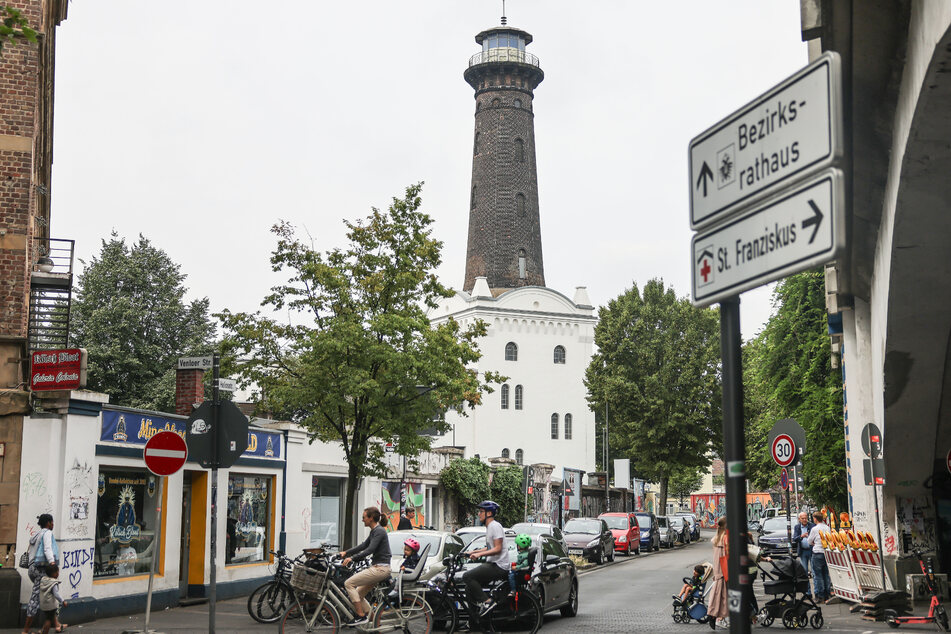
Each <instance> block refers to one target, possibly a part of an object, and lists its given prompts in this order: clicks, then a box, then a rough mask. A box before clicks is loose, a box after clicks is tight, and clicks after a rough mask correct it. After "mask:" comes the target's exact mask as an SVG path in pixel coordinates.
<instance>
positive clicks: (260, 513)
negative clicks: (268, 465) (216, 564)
mask: <svg viewBox="0 0 951 634" xmlns="http://www.w3.org/2000/svg"><path fill="white" fill-rule="evenodd" d="M271 493H272V492H271V478H270V477H268V476H264V475H255V474H248V473H230V474H228V520H227V521H228V528H227V531H226V532H225V564H247V563H253V562H256V561H266V560H267V559H268V550H269V549H270V544H271Z"/></svg>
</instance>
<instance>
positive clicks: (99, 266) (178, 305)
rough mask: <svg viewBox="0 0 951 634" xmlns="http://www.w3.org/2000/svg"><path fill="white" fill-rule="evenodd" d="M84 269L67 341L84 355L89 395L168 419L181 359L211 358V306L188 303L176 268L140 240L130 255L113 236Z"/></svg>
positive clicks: (205, 302) (205, 300) (202, 302)
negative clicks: (162, 414)
mask: <svg viewBox="0 0 951 634" xmlns="http://www.w3.org/2000/svg"><path fill="white" fill-rule="evenodd" d="M83 265H84V269H83V272H82V274H80V276H79V280H78V282H77V287H76V289H75V294H74V300H73V303H72V306H71V310H70V341H71V345H73V346H76V347H81V348H86V350H87V351H88V354H89V367H88V373H89V374H88V377H89V378H88V383H87V385H88V387H89V389H91V390H96V391H98V392H105V393H106V394H108V395H109V398H110V402H112V403H115V404H118V405H125V406H129V407H139V408H144V409H156V410H160V411H172V410H173V409H174V406H175V369H176V367H177V360H178V357H180V356H191V355H199V354H210V353H211V351H212V350H213V340H214V335H215V326H214V324H213V323H212V322H211V320H210V319H209V316H208V298H202V299H197V300H194V301H192V302H186V300H185V294H186V292H187V289H186V288H185V286H184V285H183V282H184V281H185V275H183V274H182V273H181V272H180V270H179V265H178V264H176V263H175V262H173V261H172V259H171V258H169V256H168V254H166V253H165V252H164V251H163V250H162V249H159V248H157V247H155V246H153V245H152V243H151V242H149V240H147V239H146V238H145V237H143V236H141V235H140V236H139V240H138V242H136V243H135V244H133V245H132V246H131V248H130V247H129V246H128V245H126V242H125V239H124V238H119V237H118V235H117V234H116V233H113V234H112V235H111V237H110V238H109V240H108V241H107V240H103V241H102V249H101V250H100V252H99V255H98V256H94V257H93V258H92V259H91V260H90V261H89V262H88V263H86V262H83Z"/></svg>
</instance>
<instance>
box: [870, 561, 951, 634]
mask: <svg viewBox="0 0 951 634" xmlns="http://www.w3.org/2000/svg"><path fill="white" fill-rule="evenodd" d="M915 556H916V557H918V564H919V565H920V566H921V572H922V574H924V576H925V583H927V584H928V591H929V592H931V605H930V606H929V607H928V614H927V615H926V616H898V612H896V611H895V610H885V622H886V623H888V625H889V626H890V627H898V626H899V625H901V624H902V623H935V624H936V625H937V626H938V627H939V628H941V630H942V631H944V632H947V631H948V613H947V611H946V610H945V609H944V606H943V605H941V601H940V600H938V584H937V582H936V581H935V578H934V561H933V560H932V558H931V557H928V561H927V562H925V560H924V558H923V557H922V556H921V551H920V550H915Z"/></svg>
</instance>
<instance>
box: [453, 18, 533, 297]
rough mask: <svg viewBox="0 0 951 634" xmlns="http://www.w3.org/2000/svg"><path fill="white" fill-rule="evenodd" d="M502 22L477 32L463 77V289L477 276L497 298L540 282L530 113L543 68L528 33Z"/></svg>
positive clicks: (472, 282) (470, 287)
mask: <svg viewBox="0 0 951 634" xmlns="http://www.w3.org/2000/svg"><path fill="white" fill-rule="evenodd" d="M505 22H506V20H505V18H504V17H503V18H502V26H498V27H495V28H492V29H488V30H485V31H482V32H481V33H479V34H478V35H476V38H475V40H476V42H477V43H478V44H480V45H481V46H482V51H481V52H480V53H477V54H475V55H473V56H472V58H470V59H469V68H467V69H466V72H465V75H464V77H465V79H466V81H467V82H469V85H470V86H472V88H473V89H474V90H475V102H476V103H475V135H474V139H473V143H472V188H471V190H470V200H469V243H468V249H467V252H466V278H465V282H464V283H463V290H465V291H466V292H472V289H473V286H474V285H475V281H476V278H477V277H480V276H484V277H485V278H486V281H487V282H488V285H489V288H490V289H491V291H492V294H493V295H496V296H497V295H499V294H500V293H503V292H505V291H506V290H509V289H513V288H517V287H520V286H544V285H545V269H544V266H543V265H542V238H541V227H540V224H539V216H538V174H537V171H536V164H535V125H534V116H535V115H534V113H533V112H532V100H533V99H534V96H535V95H534V90H535V87H536V86H538V84H540V83H541V81H542V80H543V79H544V78H545V73H543V72H542V69H541V68H540V66H539V64H538V58H537V57H535V56H534V55H532V54H531V53H527V52H526V51H525V47H526V46H527V45H528V44H531V42H532V36H531V34H529V33H526V32H525V31H522V30H520V29H515V28H512V27H508V26H505Z"/></svg>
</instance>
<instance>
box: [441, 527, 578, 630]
mask: <svg viewBox="0 0 951 634" xmlns="http://www.w3.org/2000/svg"><path fill="white" fill-rule="evenodd" d="M511 532H512V531H511V530H509V531H507V532H506V535H505V546H506V548H508V550H509V558H510V559H511V561H515V560H516V559H517V549H516V547H515V536H514V535H512V534H511ZM522 532H524V531H522ZM532 547H533V548H536V549H537V551H536V554H535V562H534V565H533V566H532V573H531V575H532V579H531V581H530V584H529V588H531V590H532V591H533V592H535V593H536V594H537V595H538V599H539V601H540V602H541V604H542V610H543V611H544V612H551V611H552V610H560V611H561V615H562V616H575V615H576V614H577V613H578V571H577V569H576V568H575V564H574V562H572V561H571V559H570V558H569V557H568V553H567V552H565V549H564V548H562V546H561V543H560V542H559V541H558V540H557V539H555V538H554V537H553V536H551V535H548V534H544V535H532ZM481 548H485V535H482V536H480V537H476V538H475V539H474V540H472V542H470V543H469V545H468V546H466V549H465V550H466V551H467V552H469V551H473V550H479V549H481ZM475 565H477V564H476V562H473V563H471V564H467V565H466V569H468V568H470V567H473V566H475ZM433 580H434V581H444V580H445V574H444V573H440V574H439V575H436V576H435V577H434V578H433ZM456 583H462V575H461V574H457V575H456Z"/></svg>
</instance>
